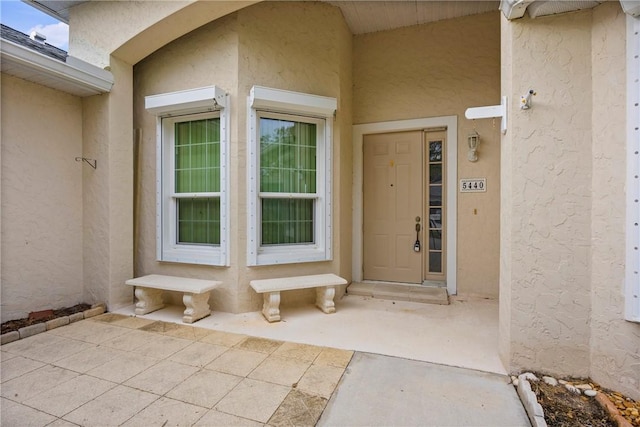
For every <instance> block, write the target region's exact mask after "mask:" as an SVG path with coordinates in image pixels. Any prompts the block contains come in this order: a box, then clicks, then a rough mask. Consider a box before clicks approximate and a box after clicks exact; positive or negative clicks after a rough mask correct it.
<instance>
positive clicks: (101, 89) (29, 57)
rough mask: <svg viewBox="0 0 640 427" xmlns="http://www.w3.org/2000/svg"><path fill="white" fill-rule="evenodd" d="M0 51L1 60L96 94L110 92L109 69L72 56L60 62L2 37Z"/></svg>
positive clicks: (111, 76) (111, 84)
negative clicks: (20, 65)
mask: <svg viewBox="0 0 640 427" xmlns="http://www.w3.org/2000/svg"><path fill="white" fill-rule="evenodd" d="M0 53H1V54H2V60H9V61H13V62H15V63H19V64H22V65H24V66H26V67H28V68H30V69H33V70H34V71H39V72H42V73H45V74H48V75H50V76H51V77H54V78H56V79H59V80H60V81H65V82H68V83H70V84H72V85H75V86H78V87H80V88H82V89H85V90H86V89H88V90H90V91H93V92H95V93H96V94H98V93H106V92H110V91H111V88H112V87H113V81H114V80H113V75H112V74H111V73H110V72H109V71H106V70H103V69H102V68H98V67H96V66H95V65H91V64H89V63H88V62H84V61H81V60H79V59H77V58H74V57H72V56H68V57H67V62H62V61H59V60H57V59H54V58H51V57H48V56H46V55H43V54H41V53H38V52H36V51H34V50H31V49H29V48H26V47H24V46H21V45H19V44H17V43H13V42H11V41H9V40H4V39H2V40H0Z"/></svg>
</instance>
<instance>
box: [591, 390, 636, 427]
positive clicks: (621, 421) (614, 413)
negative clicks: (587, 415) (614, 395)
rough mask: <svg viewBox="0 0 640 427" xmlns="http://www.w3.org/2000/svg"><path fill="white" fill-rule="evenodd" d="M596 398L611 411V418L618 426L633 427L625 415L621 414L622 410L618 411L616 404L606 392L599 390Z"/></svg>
mask: <svg viewBox="0 0 640 427" xmlns="http://www.w3.org/2000/svg"><path fill="white" fill-rule="evenodd" d="M596 400H597V401H598V403H599V404H600V405H602V407H603V408H604V409H605V410H606V411H607V412H608V413H609V415H611V418H613V420H614V421H615V422H616V424H618V427H633V426H632V425H631V423H630V422H629V421H627V419H626V418H625V417H623V416H622V415H620V411H618V408H616V405H614V404H613V402H612V401H611V399H609V397H607V395H606V394H604V393H601V392H598V394H597V395H596Z"/></svg>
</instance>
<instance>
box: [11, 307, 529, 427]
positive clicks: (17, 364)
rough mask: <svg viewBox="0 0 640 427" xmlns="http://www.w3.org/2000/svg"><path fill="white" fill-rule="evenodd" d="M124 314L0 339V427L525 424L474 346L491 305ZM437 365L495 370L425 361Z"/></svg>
mask: <svg viewBox="0 0 640 427" xmlns="http://www.w3.org/2000/svg"><path fill="white" fill-rule="evenodd" d="M447 308H448V309H450V311H449V312H447V311H446V309H447ZM365 309H366V310H365ZM441 309H445V311H440V310H441ZM127 310H128V309H127ZM127 310H124V313H123V312H122V311H121V312H120V313H107V314H104V315H101V316H97V317H94V318H91V319H87V320H83V321H80V322H77V323H73V324H71V325H68V326H64V327H61V328H57V329H53V330H51V331H48V332H45V333H42V334H38V335H35V336H32V337H28V338H26V339H23V340H20V341H16V342H13V343H9V344H6V345H3V346H2V347H1V358H2V359H1V375H2V376H1V390H0V394H1V396H2V405H1V408H0V409H1V414H2V415H0V417H1V419H0V421H1V424H2V425H3V426H26V425H33V426H46V425H49V426H66V425H86V426H112V425H127V426H135V425H140V426H143V425H144V426H155V425H157V426H169V425H189V426H190V425H195V426H229V425H243V426H244V425H247V426H252V425H272V426H291V425H315V424H318V425H389V424H395V425H460V426H462V425H470V423H473V424H474V425H505V426H507V425H528V421H527V417H526V414H525V412H524V410H523V408H522V405H521V404H520V401H519V400H518V399H517V397H516V393H515V391H514V390H513V387H512V386H510V385H508V384H507V382H508V379H507V377H506V376H505V375H503V373H500V372H499V371H500V369H502V368H501V365H500V366H498V364H497V363H499V362H496V361H495V360H493V358H494V357H497V355H496V354H495V345H494V346H493V349H494V350H492V351H493V354H490V351H489V349H490V348H492V346H491V345H487V344H486V343H485V344H484V345H481V343H482V342H483V341H485V340H487V337H490V336H491V335H492V334H493V333H494V332H495V334H496V336H497V330H496V331H494V332H490V333H489V335H485V334H486V333H487V331H480V330H479V329H481V327H484V326H485V325H484V324H482V322H483V321H484V322H489V323H491V322H493V320H492V319H493V316H494V314H495V323H497V306H496V304H495V302H491V301H489V302H487V301H481V300H477V301H468V300H467V301H454V302H453V304H452V305H451V306H431V305H424V304H417V303H403V302H396V303H393V302H392V301H383V300H370V299H367V298H362V297H354V296H348V297H345V298H343V299H342V300H341V301H339V304H338V311H337V313H335V314H332V315H325V314H323V313H322V312H320V311H318V310H315V309H313V307H312V306H305V307H299V308H293V309H290V308H287V307H285V308H284V309H283V320H284V321H283V322H280V323H277V324H268V323H267V322H266V321H264V319H262V318H261V317H260V314H259V313H248V314H243V315H231V314H226V313H213V315H212V316H211V317H209V318H207V319H203V320H202V321H200V322H198V323H196V325H195V326H187V325H183V324H179V319H180V318H181V309H180V308H179V307H167V308H166V309H163V310H161V311H159V312H156V313H151V314H149V315H146V316H143V317H133V316H130V315H128V314H127V313H126V311H127ZM456 310H458V311H460V312H464V313H466V315H462V314H460V313H458V318H457V319H456V318H455V314H456V313H457V311H456ZM494 311H496V312H495V313H493V312H494ZM474 312H475V314H472V313H474ZM492 313H493V314H492ZM159 318H165V320H159ZM463 319H464V320H463ZM376 322H386V327H385V328H384V330H382V329H380V326H381V325H380V324H378V323H376ZM340 324H342V326H340ZM468 328H471V330H470V331H467V329H468ZM493 328H497V326H496V325H494V326H493ZM474 329H476V330H475V331H474ZM365 331H368V332H367V333H364V332H365ZM465 331H466V332H465ZM454 333H457V334H458V335H451V334H454ZM416 334H417V335H416ZM443 334H444V335H443ZM460 334H463V335H460ZM477 335H480V336H481V337H482V338H480V339H473V337H474V336H477ZM438 336H439V337H440V340H439V341H438V340H437V339H436V338H437V337H438ZM463 339H464V340H467V341H464V342H456V341H461V340H463ZM496 339H497V338H496ZM350 340H351V343H352V345H351V347H352V348H351V349H349V342H350ZM406 340H409V341H412V342H413V345H411V343H406V342H405V341H406ZM329 343H331V345H330V344H329ZM424 343H426V344H424ZM435 347H437V349H435ZM353 350H356V352H355V353H354V351H353ZM454 350H455V351H456V352H459V353H460V354H453V353H451V352H454ZM371 353H377V354H371ZM390 353H395V354H391V356H393V357H389V356H383V354H390ZM415 356H421V358H418V357H415ZM442 358H448V361H449V362H453V363H449V364H457V365H459V366H464V367H466V368H469V367H473V369H482V367H483V366H484V368H485V369H482V370H484V371H490V372H496V371H498V372H499V373H500V374H496V373H487V372H478V371H476V370H469V369H458V368H452V367H448V366H442V365H439V364H434V363H429V362H438V363H443V360H441V359H442ZM407 359H414V360H407ZM422 359H438V360H429V361H428V362H425V361H421V360H422ZM325 408H326V409H325ZM385 408H387V409H385ZM323 411H324V414H323ZM321 416H322V417H321Z"/></svg>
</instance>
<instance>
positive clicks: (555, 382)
mask: <svg viewBox="0 0 640 427" xmlns="http://www.w3.org/2000/svg"><path fill="white" fill-rule="evenodd" d="M542 381H544V382H545V383H546V384H549V385H550V386H552V387H555V386H557V385H558V380H557V379H555V378H553V377H542Z"/></svg>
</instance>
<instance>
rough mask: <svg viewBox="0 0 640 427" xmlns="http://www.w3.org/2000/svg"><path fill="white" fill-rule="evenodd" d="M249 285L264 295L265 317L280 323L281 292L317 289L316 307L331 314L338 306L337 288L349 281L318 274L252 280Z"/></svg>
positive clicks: (263, 307)
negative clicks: (336, 304) (336, 300)
mask: <svg viewBox="0 0 640 427" xmlns="http://www.w3.org/2000/svg"><path fill="white" fill-rule="evenodd" d="M249 284H250V285H251V287H252V288H253V290H254V291H256V292H257V293H259V294H263V298H264V303H263V305H262V314H263V315H264V317H265V318H266V319H267V320H268V321H269V322H278V321H279V320H280V292H281V291H290V290H294V289H308V288H316V306H317V307H318V308H319V309H320V310H322V311H323V312H325V313H327V314H329V313H335V311H336V306H335V304H334V302H333V297H334V296H335V294H336V286H338V285H346V284H347V281H346V280H345V279H343V278H342V277H340V276H336V275H335V274H317V275H313V276H296V277H281V278H276V279H262V280H252V281H251V282H249Z"/></svg>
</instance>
